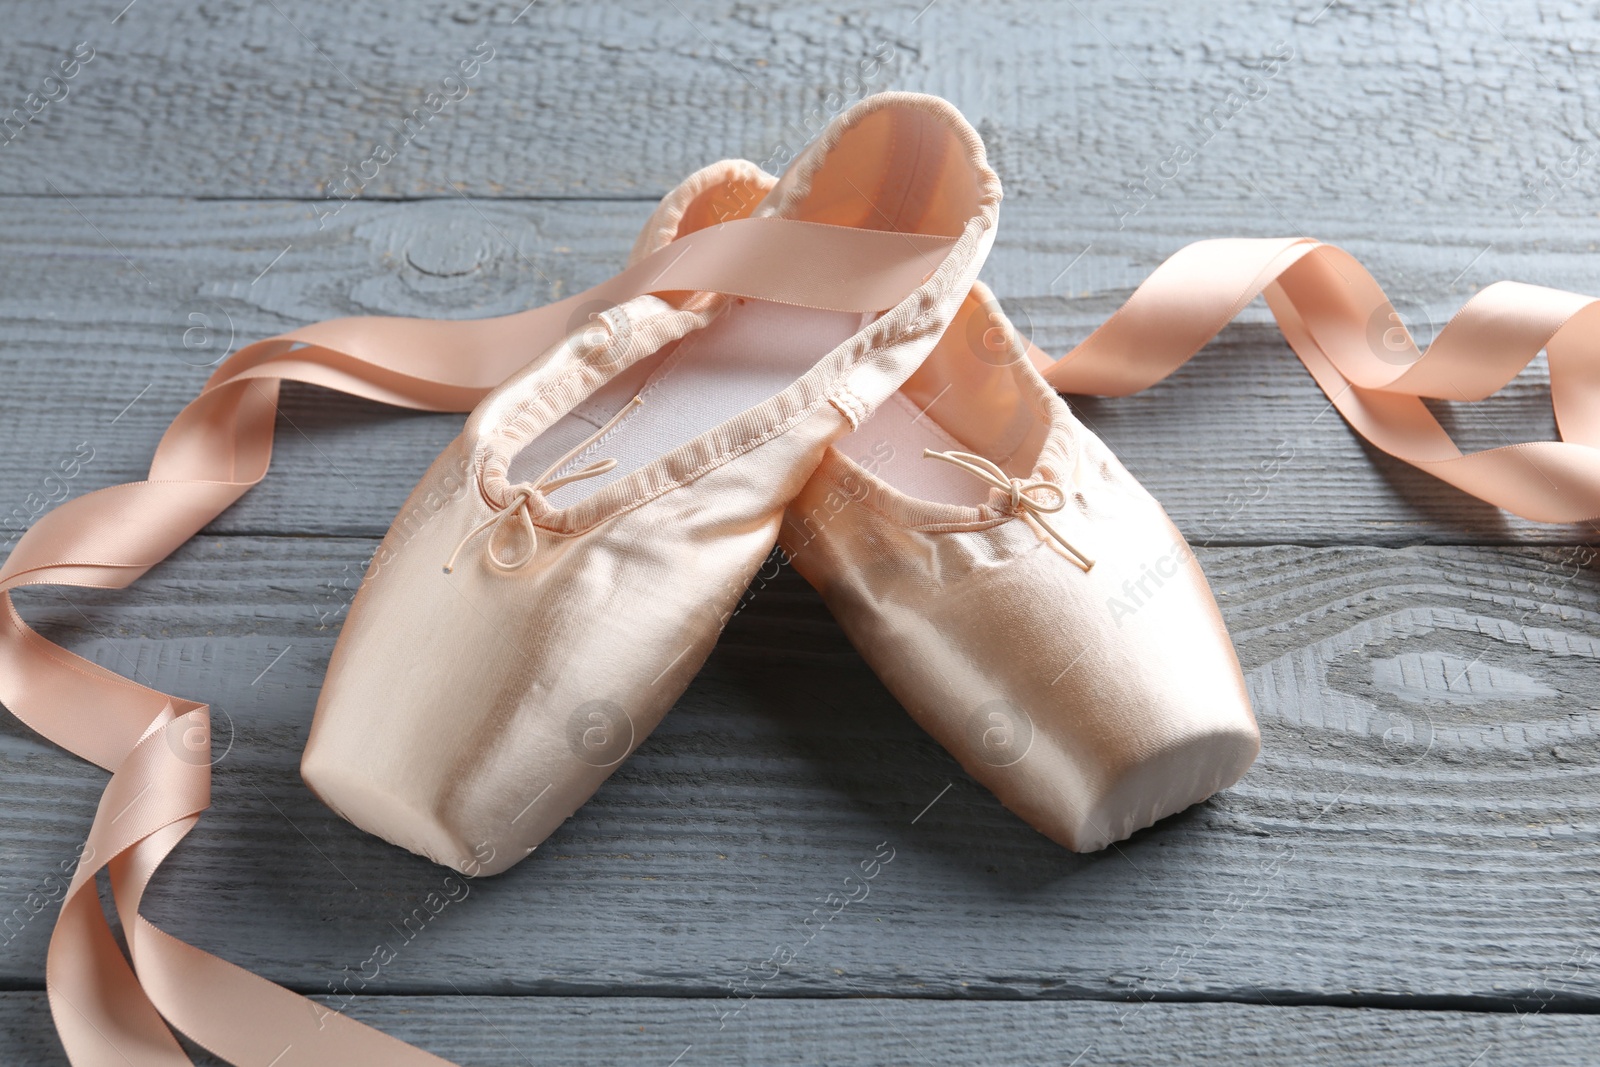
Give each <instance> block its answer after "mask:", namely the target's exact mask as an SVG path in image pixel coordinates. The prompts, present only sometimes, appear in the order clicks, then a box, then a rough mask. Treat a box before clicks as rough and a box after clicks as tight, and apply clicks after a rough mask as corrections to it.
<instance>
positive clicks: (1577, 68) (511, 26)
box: [0, 0, 1600, 221]
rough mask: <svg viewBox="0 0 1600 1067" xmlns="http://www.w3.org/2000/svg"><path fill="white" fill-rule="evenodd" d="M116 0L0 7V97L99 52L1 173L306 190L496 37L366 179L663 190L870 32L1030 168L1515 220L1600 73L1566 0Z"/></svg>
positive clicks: (889, 73) (884, 79)
mask: <svg viewBox="0 0 1600 1067" xmlns="http://www.w3.org/2000/svg"><path fill="white" fill-rule="evenodd" d="M120 6H121V5H114V6H111V10H110V11H107V5H101V4H94V3H89V2H87V0H71V2H68V3H63V4H58V5H49V6H46V5H37V6H33V7H30V8H29V10H28V17H25V18H19V19H16V20H14V22H13V26H12V28H11V29H12V32H11V36H10V39H9V41H8V43H7V46H6V47H5V48H4V49H3V52H0V74H3V83H4V84H5V86H6V87H7V89H8V91H9V93H10V95H11V100H12V102H10V103H7V104H5V106H6V107H7V108H10V107H21V106H22V104H23V99H24V97H25V95H26V94H27V93H28V92H30V91H33V90H34V89H35V88H36V87H37V84H38V83H39V82H40V81H41V80H42V79H43V77H44V76H46V75H47V74H49V73H50V71H51V67H52V65H53V64H54V63H56V62H57V61H58V59H59V58H60V57H61V56H64V55H66V54H67V52H68V51H69V50H70V49H71V47H72V45H73V44H74V43H75V42H79V41H83V42H87V43H88V44H90V45H91V46H92V47H93V48H94V49H95V50H96V58H95V59H94V60H93V61H92V62H91V63H90V64H89V65H88V66H86V67H85V68H84V69H83V70H82V72H81V73H80V74H79V75H78V77H77V78H76V79H74V80H73V81H72V82H71V83H69V85H70V88H71V91H70V93H69V95H67V97H66V98H65V99H63V100H61V101H60V102H59V103H55V104H51V105H50V107H49V108H48V109H46V110H45V111H44V112H43V113H42V114H41V115H40V116H39V117H38V118H37V119H35V121H34V124H33V125H31V126H30V127H29V128H27V129H26V130H24V131H23V133H22V135H21V136H19V137H17V138H16V139H15V141H14V142H13V143H12V144H10V145H9V146H7V147H6V149H5V151H6V152H7V153H8V154H9V157H10V159H9V162H8V166H7V167H5V168H4V171H3V176H0V190H3V191H5V192H10V193H18V192H26V193H42V194H47V195H49V194H52V192H53V190H52V189H51V187H50V185H49V184H48V182H53V183H54V184H55V185H56V186H57V187H59V188H60V189H61V190H62V191H64V192H65V193H67V194H68V195H77V194H79V193H84V194H89V193H116V194H119V195H127V194H142V195H152V194H153V195H169V194H172V193H180V194H188V195H197V196H223V197H263V196H266V197H273V196H290V197H296V198H312V197H320V196H322V195H324V193H325V192H326V191H327V185H328V182H329V179H330V177H332V176H334V175H336V174H337V173H339V168H340V167H342V166H344V165H347V164H348V165H352V166H354V165H355V164H356V163H358V162H359V161H360V160H362V159H364V158H366V156H367V154H368V153H369V152H370V151H371V147H372V144H373V142H374V141H375V140H377V139H381V138H384V137H386V136H390V134H389V132H388V131H389V127H390V124H391V123H394V122H397V121H400V120H401V118H402V117H403V116H405V115H406V114H408V113H410V112H412V111H413V110H415V109H416V108H418V107H421V106H423V103H424V97H425V95H426V94H427V93H428V92H429V91H435V90H437V89H438V88H439V83H440V81H441V79H443V78H444V77H446V76H448V75H450V74H452V73H454V72H455V70H456V67H457V64H458V63H459V62H460V60H461V58H462V57H464V56H465V55H467V54H468V53H469V52H470V51H471V50H472V49H473V48H474V46H476V45H477V44H479V43H480V42H484V41H488V42H490V43H491V44H492V46H493V47H494V48H495V58H494V59H493V60H492V61H491V62H489V63H488V64H487V66H485V67H484V68H483V70H482V72H481V73H480V75H479V76H478V77H477V78H476V79H474V80H473V82H472V83H470V84H472V86H473V88H474V91H473V92H472V93H471V95H469V96H467V97H466V99H464V100H462V101H460V102H459V103H457V104H452V105H450V106H449V107H446V108H445V109H444V110H443V111H442V112H440V113H439V114H438V115H436V116H434V117H433V118H432V119H431V120H430V121H429V122H428V123H427V125H426V127H425V130H424V132H423V134H422V135H421V136H420V137H418V138H417V139H416V141H414V142H413V143H412V144H411V145H410V146H407V147H405V148H402V149H401V150H400V153H399V155H398V156H397V158H396V159H395V160H394V161H393V163H391V164H389V165H387V166H385V167H383V168H382V170H381V171H380V173H379V174H378V176H377V177H376V178H375V179H373V181H372V182H370V183H369V184H368V186H367V188H366V189H365V190H364V194H363V195H366V196H378V197H412V196H439V195H445V196H454V195H455V188H456V187H457V186H458V185H459V186H460V187H462V188H464V189H465V190H466V191H468V192H471V193H475V194H478V195H485V196H502V195H504V196H522V197H549V196H566V197H571V196H579V197H582V196H641V195H643V196H658V195H660V193H662V192H663V191H665V190H666V189H667V188H670V187H671V185H672V184H673V183H675V182H676V181H677V180H678V179H679V178H680V177H681V176H682V175H683V174H685V173H687V172H688V171H689V170H692V169H694V168H696V167H698V166H700V165H702V164H703V163H705V162H708V161H710V160H712V159H715V158H720V157H726V156H744V157H748V158H751V159H755V160H756V161H758V162H760V161H762V160H765V159H766V158H768V157H769V156H770V155H771V154H772V152H773V150H774V149H775V148H776V147H778V146H780V145H783V144H788V145H789V147H790V148H793V147H797V145H796V144H795V142H796V141H797V140H800V139H803V138H804V136H805V135H806V130H807V128H808V126H809V127H810V128H811V129H815V128H816V127H817V126H818V125H820V122H821V121H822V120H825V119H826V117H827V116H828V114H829V113H830V109H832V110H837V108H838V107H840V106H841V105H842V104H843V103H844V102H845V100H846V99H848V97H849V96H851V95H852V92H855V93H859V91H860V89H859V88H857V89H855V90H852V85H853V84H856V83H853V82H852V81H851V79H852V78H855V79H857V80H858V82H859V80H860V78H861V74H862V68H861V64H862V62H863V61H864V60H865V59H867V58H868V57H871V56H872V55H874V53H875V52H877V51H878V50H879V49H880V48H881V47H882V46H885V45H886V46H888V48H889V49H890V50H891V53H892V56H893V60H892V62H890V63H888V64H887V65H886V66H885V68H884V70H883V71H881V72H880V73H878V74H876V75H874V76H873V77H871V78H868V79H867V84H866V87H867V88H873V89H875V88H898V89H916V90H921V91H925V92H933V93H938V94H940V95H943V96H946V97H948V98H949V99H951V100H953V101H954V102H955V103H956V104H957V105H958V106H960V107H961V108H962V109H963V110H964V111H965V112H966V113H967V114H968V115H969V116H971V118H972V121H973V124H974V125H975V126H977V127H978V128H979V129H980V130H981V131H982V132H983V133H984V135H985V137H986V139H988V140H989V142H990V143H991V147H992V151H993V152H994V155H995V157H996V159H997V160H998V162H999V164H1000V166H1001V169H1002V172H1003V174H1002V176H1003V177H1004V178H1006V179H1007V181H1008V182H1009V183H1010V184H1011V185H1012V186H1013V187H1014V188H1015V190H1016V191H1018V192H1030V193H1032V192H1038V193H1048V194H1051V195H1059V196H1064V197H1068V198H1071V199H1073V200H1074V201H1076V205H1075V206H1078V207H1079V208H1080V209H1082V208H1088V207H1089V206H1090V205H1093V207H1094V210H1093V211H1092V212H1090V211H1083V212H1082V213H1084V214H1086V215H1087V214H1091V213H1092V214H1096V215H1100V216H1104V217H1106V218H1110V217H1112V216H1113V206H1114V205H1115V204H1116V203H1117V202H1118V201H1119V200H1120V197H1121V194H1122V193H1123V192H1125V190H1126V186H1127V183H1128V182H1130V181H1134V180H1142V179H1143V176H1144V174H1145V172H1146V171H1147V170H1148V171H1150V172H1151V173H1156V174H1159V173H1160V171H1161V169H1162V163H1163V162H1164V161H1165V160H1167V159H1168V158H1170V157H1171V155H1172V152H1173V148H1174V146H1175V145H1178V144H1189V145H1192V146H1194V147H1195V148H1196V150H1197V152H1196V158H1195V160H1194V161H1193V162H1192V163H1189V164H1186V165H1184V166H1182V167H1181V168H1179V169H1178V171H1177V177H1176V178H1175V179H1173V180H1172V181H1171V183H1170V184H1168V185H1166V186H1164V187H1163V192H1162V194H1161V195H1162V196H1163V197H1172V198H1182V199H1184V200H1188V201H1205V200H1216V201H1218V202H1222V203H1227V204H1230V205H1232V206H1233V208H1234V211H1235V212H1236V213H1237V214H1239V215H1243V216H1245V217H1248V216H1250V215H1254V214H1259V213H1261V212H1263V211H1267V210H1272V209H1269V208H1268V207H1267V206H1266V204H1264V203H1263V201H1262V196H1263V195H1264V196H1265V197H1266V198H1269V199H1270V202H1271V203H1272V204H1273V205H1275V210H1276V211H1280V212H1282V213H1283V214H1285V215H1287V216H1288V218H1290V219H1296V218H1298V217H1299V216H1300V214H1301V213H1302V212H1303V211H1304V210H1305V209H1306V208H1308V207H1312V206H1317V205H1322V206H1324V207H1329V208H1331V207H1334V206H1335V205H1337V206H1339V207H1341V208H1342V209H1343V211H1344V214H1345V216H1346V217H1372V216H1373V215H1374V213H1375V212H1376V213H1377V214H1379V215H1381V216H1386V217H1388V218H1391V219H1395V220H1402V219H1405V218H1408V217H1410V215H1411V213H1412V212H1413V211H1415V210H1417V209H1430V208H1431V209H1435V210H1439V211H1440V214H1439V215H1438V217H1439V218H1440V219H1441V220H1445V219H1449V218H1450V217H1451V216H1450V214H1449V212H1450V211H1451V210H1454V211H1455V212H1457V213H1458V217H1459V215H1460V214H1466V215H1467V216H1468V217H1473V216H1477V217H1480V218H1482V217H1484V216H1485V215H1488V214H1493V215H1494V217H1496V218H1499V217H1504V218H1506V219H1508V220H1511V221H1514V220H1515V219H1516V218H1517V217H1518V214H1519V212H1520V210H1521V207H1520V206H1519V204H1518V202H1519V200H1520V199H1522V198H1523V197H1524V196H1525V194H1526V187H1527V186H1528V185H1529V184H1530V183H1535V182H1539V181H1540V180H1541V179H1542V177H1543V176H1544V174H1545V173H1546V172H1547V171H1549V170H1550V169H1551V168H1559V167H1560V164H1561V163H1562V161H1563V160H1565V159H1566V158H1567V157H1569V156H1571V155H1572V153H1573V152H1574V151H1575V150H1576V149H1579V148H1580V147H1581V146H1583V145H1584V144H1586V143H1588V142H1589V141H1591V140H1592V134H1591V132H1590V131H1592V130H1593V129H1594V128H1595V125H1596V111H1597V105H1600V84H1597V83H1596V81H1595V79H1594V78H1592V77H1591V76H1590V75H1591V73H1592V67H1593V56H1594V54H1595V52H1596V51H1597V50H1600V30H1597V29H1596V26H1595V24H1594V22H1593V20H1592V18H1591V17H1590V14H1589V12H1588V11H1587V9H1586V8H1585V6H1584V5H1582V4H1580V3H1576V2H1573V0H1547V2H1535V3H1527V2H1520V3H1518V2H1509V0H1498V2H1491V0H1479V2H1475V3H1474V4H1471V5H1457V4H1447V3H1443V2H1432V3H1421V4H1416V3H1405V2H1401V0H1363V2H1358V3H1336V4H1331V5H1326V6H1324V5H1323V4H1321V3H1317V4H1295V5H1288V4H1283V3H1275V2H1272V0H1247V2H1241V3H1233V4H1228V5H1207V6H1205V7H1191V6H1186V5H1172V4H1168V3H1161V2H1158V0H1137V2H1132V3H1119V4H1109V3H1082V4H1064V5H1056V4H1040V3H1036V2H1031V0H1004V2H999V3H992V4H985V5H984V7H983V9H982V10H981V11H978V10H976V9H971V8H968V7H966V6H964V5H960V4H943V3H936V4H932V5H928V4H926V0H902V2H895V3H887V4H874V5H870V7H869V6H864V5H859V4H857V5H851V4H842V3H838V2H837V0H833V2H823V3H818V2H799V3H791V4H784V5H781V6H770V5H765V4H741V3H736V2H733V0H710V2H705V0H682V2H681V3H678V4H677V5H676V6H672V5H668V6H665V7H663V6H662V5H658V4H652V3H648V2H646V0H630V2H626V3H609V4H605V5H592V4H563V3H556V2H544V3H539V4H536V5H535V6H534V7H533V8H531V9H526V10H525V8H524V0H461V2H456V3H451V4H448V5H393V4H386V3H383V2H382V0H358V2H353V3H349V4H344V5H340V8H339V10H338V11H336V12H334V11H329V10H328V9H327V8H326V7H325V6H324V5H319V4H315V3H310V2H307V0H279V2H278V3H277V5H276V8H275V7H274V6H273V5H268V4H255V3H249V2H247V0H220V2H215V3H208V4H205V5H203V6H200V7H191V6H189V5H185V4H183V3H181V2H180V0H141V2H140V3H139V4H138V5H137V6H136V7H134V8H133V9H132V10H130V11H128V12H127V13H126V14H125V15H123V16H122V17H121V18H120V19H118V20H117V21H116V22H115V23H113V22H111V17H112V15H114V14H115V13H116V10H117V9H118V8H120ZM519 12H523V14H522V15H521V17H520V18H518V17H517V16H518V13H519ZM1285 53H1288V54H1289V56H1290V57H1289V58H1287V59H1284V60H1283V61H1282V62H1281V65H1280V69H1279V70H1278V71H1277V73H1276V74H1275V75H1273V76H1271V77H1267V76H1265V73H1264V72H1263V71H1262V70H1261V65H1262V63H1263V62H1264V61H1266V60H1270V59H1272V58H1273V57H1275V56H1281V55H1284V54H1285ZM1251 78H1254V79H1255V81H1254V82H1252V81H1250V80H1248V79H1251ZM830 93H832V94H836V95H835V96H834V97H832V98H830V95H829V94H830ZM1230 94H1233V95H1235V96H1236V97H1237V98H1238V99H1242V100H1245V101H1246V102H1245V103H1243V104H1242V105H1237V106H1236V105H1235V104H1233V103H1231V102H1230V100H1229V98H1230ZM1219 108H1221V109H1224V110H1223V114H1222V116H1221V117H1220V118H1218V117H1213V116H1214V112H1215V111H1216V110H1217V109H1219ZM1208 122H1209V124H1210V125H1209V126H1207V125H1206V123H1208ZM1577 170H1578V171H1579V174H1578V177H1577V178H1576V179H1575V180H1569V181H1566V182H1565V183H1564V184H1563V185H1562V188H1563V193H1562V195H1563V196H1564V197H1566V198H1568V199H1569V202H1575V203H1581V202H1582V201H1583V199H1584V198H1585V197H1589V198H1592V197H1593V195H1594V192H1595V190H1596V188H1597V175H1596V173H1595V169H1594V168H1593V167H1592V166H1588V165H1583V166H1580V167H1578V168H1577ZM1252 183H1253V184H1254V186H1255V188H1254V189H1252V188H1251V185H1252ZM1257 190H1259V194H1258V191H1257Z"/></svg>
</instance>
